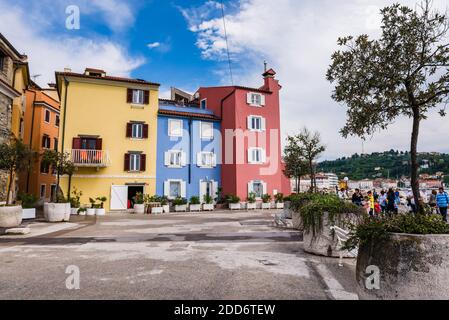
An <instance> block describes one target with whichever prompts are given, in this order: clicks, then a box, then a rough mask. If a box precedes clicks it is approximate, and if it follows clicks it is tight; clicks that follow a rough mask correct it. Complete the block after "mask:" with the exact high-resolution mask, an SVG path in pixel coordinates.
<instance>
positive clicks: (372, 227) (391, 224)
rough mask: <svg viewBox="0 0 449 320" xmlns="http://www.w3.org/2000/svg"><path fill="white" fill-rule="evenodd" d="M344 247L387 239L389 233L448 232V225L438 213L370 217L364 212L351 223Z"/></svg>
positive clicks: (354, 246) (351, 247)
mask: <svg viewBox="0 0 449 320" xmlns="http://www.w3.org/2000/svg"><path fill="white" fill-rule="evenodd" d="M350 229H351V233H350V237H349V239H348V240H347V241H346V243H345V248H346V249H349V250H352V249H354V248H356V247H358V246H360V245H363V244H368V243H372V242H375V243H378V242H380V241H383V240H388V239H389V237H390V233H406V234H449V225H448V224H446V222H444V221H443V218H442V217H441V216H439V215H421V214H419V215H412V214H406V215H402V214H401V215H397V216H393V217H388V216H381V217H370V216H369V215H367V214H365V215H364V217H363V219H362V221H361V222H360V223H358V224H357V225H354V224H352V225H351V227H350Z"/></svg>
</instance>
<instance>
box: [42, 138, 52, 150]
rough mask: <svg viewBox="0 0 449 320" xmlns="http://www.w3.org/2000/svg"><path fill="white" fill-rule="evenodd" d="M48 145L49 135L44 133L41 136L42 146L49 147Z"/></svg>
mask: <svg viewBox="0 0 449 320" xmlns="http://www.w3.org/2000/svg"><path fill="white" fill-rule="evenodd" d="M50 145H51V139H50V137H49V136H47V135H44V136H43V137H42V148H44V149H50Z"/></svg>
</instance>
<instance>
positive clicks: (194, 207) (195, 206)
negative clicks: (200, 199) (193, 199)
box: [189, 204, 201, 212]
mask: <svg viewBox="0 0 449 320" xmlns="http://www.w3.org/2000/svg"><path fill="white" fill-rule="evenodd" d="M189 209H190V212H194V211H196V212H200V211H201V204H191V205H190V206H189Z"/></svg>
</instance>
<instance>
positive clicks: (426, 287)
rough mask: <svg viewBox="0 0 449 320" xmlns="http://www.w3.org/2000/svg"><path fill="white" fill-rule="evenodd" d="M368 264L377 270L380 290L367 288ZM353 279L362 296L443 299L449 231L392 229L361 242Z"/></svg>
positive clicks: (448, 285)
mask: <svg viewBox="0 0 449 320" xmlns="http://www.w3.org/2000/svg"><path fill="white" fill-rule="evenodd" d="M368 266H377V267H378V268H379V270H380V278H379V279H380V283H379V290H376V289H373V290H369V289H367V288H366V279H367V277H368V276H370V274H369V273H366V269H367V267H368ZM356 279H357V293H358V295H359V298H360V299H363V300H376V299H382V300H406V299H410V300H412V299H413V300H446V299H447V297H448V296H449V281H448V279H449V235H412V234H397V233H393V234H391V237H390V239H388V240H385V241H381V242H377V243H373V244H366V245H362V246H361V247H360V248H359V254H358V258H357V268H356ZM368 282H370V281H369V279H368Z"/></svg>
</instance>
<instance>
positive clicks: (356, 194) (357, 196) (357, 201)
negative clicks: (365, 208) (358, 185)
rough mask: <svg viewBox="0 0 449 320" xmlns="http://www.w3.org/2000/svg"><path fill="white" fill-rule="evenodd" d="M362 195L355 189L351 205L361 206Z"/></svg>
mask: <svg viewBox="0 0 449 320" xmlns="http://www.w3.org/2000/svg"><path fill="white" fill-rule="evenodd" d="M362 200H363V197H362V194H361V193H360V190H359V189H355V192H354V194H353V195H352V203H354V204H356V205H358V206H360V207H361V206H362Z"/></svg>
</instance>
